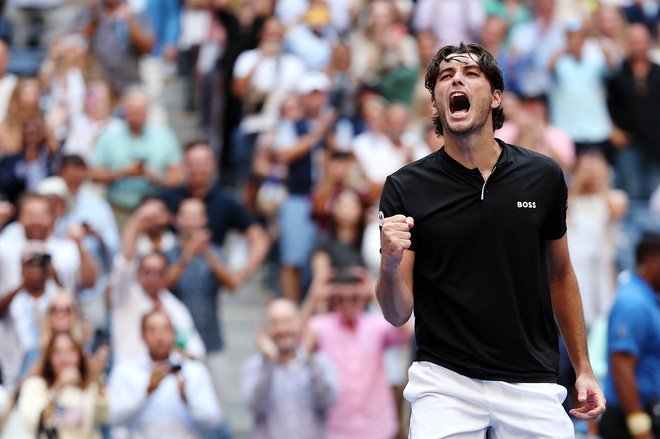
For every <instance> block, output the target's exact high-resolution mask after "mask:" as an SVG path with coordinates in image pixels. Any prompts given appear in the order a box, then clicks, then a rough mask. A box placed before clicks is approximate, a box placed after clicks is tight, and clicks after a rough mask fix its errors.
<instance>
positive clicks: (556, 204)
mask: <svg viewBox="0 0 660 439" xmlns="http://www.w3.org/2000/svg"><path fill="white" fill-rule="evenodd" d="M556 171H557V172H556V174H555V179H554V181H555V183H554V186H553V189H552V191H553V196H552V199H551V200H550V206H549V208H548V212H547V214H546V217H545V220H544V221H543V224H542V225H541V236H542V237H543V238H544V239H559V238H561V237H562V236H564V234H565V233H566V209H567V208H568V189H567V188H566V181H565V180H564V173H563V172H562V171H561V169H560V168H559V166H558V165H556Z"/></svg>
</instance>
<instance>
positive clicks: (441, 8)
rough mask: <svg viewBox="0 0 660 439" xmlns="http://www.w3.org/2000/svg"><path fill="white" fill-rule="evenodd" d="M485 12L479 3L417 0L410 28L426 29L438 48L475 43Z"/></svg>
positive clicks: (471, 1) (472, 1) (454, 0)
mask: <svg viewBox="0 0 660 439" xmlns="http://www.w3.org/2000/svg"><path fill="white" fill-rule="evenodd" d="M485 18H486V13H485V10H484V5H483V4H482V2H481V1H479V0H468V1H465V0H421V1H420V2H418V3H416V5H415V11H414V13H413V20H412V27H413V29H415V30H416V31H417V32H419V31H426V30H430V31H432V32H433V33H434V34H435V37H436V40H437V44H438V48H439V47H442V46H444V45H445V44H450V43H454V42H455V41H465V42H468V41H475V38H476V36H477V33H478V31H479V29H480V28H481V25H482V24H483V22H484V20H485Z"/></svg>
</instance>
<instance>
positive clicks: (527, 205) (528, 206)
mask: <svg viewBox="0 0 660 439" xmlns="http://www.w3.org/2000/svg"><path fill="white" fill-rule="evenodd" d="M517 205H518V207H522V208H526V209H536V201H518V202H517Z"/></svg>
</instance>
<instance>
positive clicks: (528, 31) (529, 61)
mask: <svg viewBox="0 0 660 439" xmlns="http://www.w3.org/2000/svg"><path fill="white" fill-rule="evenodd" d="M555 2H556V0H539V1H538V2H536V3H535V5H534V8H533V13H534V19H533V20H532V21H526V22H523V23H520V24H518V25H517V26H515V27H513V28H512V29H511V32H510V38H509V42H510V45H511V46H510V48H511V51H512V54H513V55H515V57H516V58H517V63H516V64H517V65H518V69H517V72H516V79H517V81H519V82H518V86H517V88H515V89H516V90H520V93H521V94H522V95H523V96H526V97H531V96H534V97H536V96H547V94H548V93H549V92H550V89H551V88H552V75H551V71H550V68H549V65H550V59H551V58H552V57H553V56H554V55H555V54H556V53H557V52H558V51H560V50H561V49H562V48H563V47H564V44H565V42H564V40H565V34H564V29H563V27H562V25H561V24H559V23H558V22H557V21H556V19H555Z"/></svg>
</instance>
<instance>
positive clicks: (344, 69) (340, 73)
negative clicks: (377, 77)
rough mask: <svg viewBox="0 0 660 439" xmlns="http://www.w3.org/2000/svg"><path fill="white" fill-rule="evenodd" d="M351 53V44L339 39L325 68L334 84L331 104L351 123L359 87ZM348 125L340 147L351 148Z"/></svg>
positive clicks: (350, 134) (351, 131)
mask: <svg viewBox="0 0 660 439" xmlns="http://www.w3.org/2000/svg"><path fill="white" fill-rule="evenodd" d="M351 54H352V49H351V45H350V44H348V43H347V42H346V41H337V42H336V43H334V44H333V46H332V57H331V58H330V62H329V63H328V65H327V66H326V68H325V69H324V70H323V71H324V73H325V74H326V75H328V78H330V82H331V84H332V85H331V87H330V89H331V90H332V92H331V95H330V104H331V105H332V106H333V107H334V108H336V109H337V111H338V112H339V116H340V117H341V118H346V119H347V120H346V122H348V123H350V120H349V119H350V118H352V117H353V116H355V111H356V108H355V107H356V102H355V99H356V94H357V87H358V78H355V77H354V76H353V73H352V72H351V62H352V55H351ZM282 105H284V104H282ZM348 127H350V128H347V129H348V131H347V134H346V135H345V136H346V137H348V139H346V140H345V141H344V142H341V143H340V144H339V145H338V147H339V148H340V149H348V148H349V146H348V145H349V143H350V140H351V139H352V136H353V127H352V126H350V125H349V126H348ZM337 129H338V128H337Z"/></svg>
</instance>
